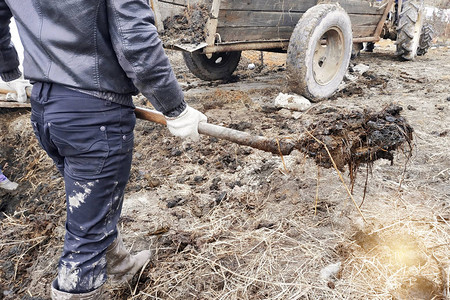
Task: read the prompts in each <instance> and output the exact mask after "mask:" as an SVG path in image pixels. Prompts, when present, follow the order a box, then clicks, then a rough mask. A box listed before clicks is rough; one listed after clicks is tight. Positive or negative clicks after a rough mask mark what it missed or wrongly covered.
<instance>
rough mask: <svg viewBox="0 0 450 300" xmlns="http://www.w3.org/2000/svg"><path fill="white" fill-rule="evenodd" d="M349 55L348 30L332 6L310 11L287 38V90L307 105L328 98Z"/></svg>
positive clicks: (340, 13)
mask: <svg viewBox="0 0 450 300" xmlns="http://www.w3.org/2000/svg"><path fill="white" fill-rule="evenodd" d="M351 53H352V26H351V22H350V18H349V17H348V15H347V13H346V12H345V10H344V9H343V8H342V7H340V6H339V5H336V4H318V5H316V6H313V7H311V8H310V9H308V10H307V11H306V13H305V14H304V15H303V16H302V18H301V19H300V20H299V22H298V23H297V25H296V26H295V29H294V32H293V33H292V35H291V39H290V41H289V46H288V55H287V61H286V65H287V76H288V85H289V88H290V90H292V91H293V92H295V93H298V94H301V95H303V96H305V97H306V98H308V99H310V100H311V101H319V100H322V99H325V98H327V97H330V96H331V95H332V94H333V93H334V92H335V91H336V90H337V88H338V86H339V85H340V83H341V82H342V79H343V78H344V75H345V72H346V70H347V68H348V65H349V61H350V56H351Z"/></svg>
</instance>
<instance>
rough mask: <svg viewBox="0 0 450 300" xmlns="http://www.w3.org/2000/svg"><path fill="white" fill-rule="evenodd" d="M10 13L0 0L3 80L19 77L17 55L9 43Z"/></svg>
mask: <svg viewBox="0 0 450 300" xmlns="http://www.w3.org/2000/svg"><path fill="white" fill-rule="evenodd" d="M11 18H12V13H11V11H10V9H9V7H8V5H6V2H5V1H4V0H0V76H1V78H2V80H3V81H11V80H14V79H17V78H19V77H20V76H21V75H22V74H21V73H20V71H19V57H18V55H17V51H16V49H15V48H14V45H13V44H12V43H11V33H10V32H9V24H10V22H11Z"/></svg>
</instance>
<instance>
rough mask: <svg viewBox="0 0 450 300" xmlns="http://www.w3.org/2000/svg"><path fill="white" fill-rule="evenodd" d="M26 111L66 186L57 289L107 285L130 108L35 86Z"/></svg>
mask: <svg viewBox="0 0 450 300" xmlns="http://www.w3.org/2000/svg"><path fill="white" fill-rule="evenodd" d="M31 106H32V110H31V111H32V112H31V122H32V125H33V130H34V132H35V134H36V137H37V139H38V140H39V143H40V145H41V146H42V148H43V149H44V150H45V151H46V152H47V154H48V155H49V156H50V157H51V158H52V159H53V161H54V162H55V164H56V166H57V168H58V169H59V171H60V173H61V174H62V175H63V176H64V183H65V191H66V210H67V219H66V233H65V239H64V248H63V252H62V255H61V258H60V260H59V263H58V277H57V280H56V283H57V284H56V288H57V289H59V290H61V291H64V292H68V293H85V292H90V291H92V290H94V289H97V288H98V287H100V286H101V285H102V284H103V283H104V282H105V281H106V259H105V252H106V249H107V248H108V246H109V245H110V244H111V243H112V242H113V241H114V240H115V238H116V236H117V229H116V226H117V223H118V220H119V217H120V213H121V210H122V203H123V194H124V189H125V185H126V183H127V181H128V178H129V175H130V169H131V160H132V151H133V141H134V134H133V130H134V126H135V123H136V117H135V115H134V109H133V108H132V107H128V106H123V105H120V104H117V103H113V102H110V101H106V100H103V99H99V98H96V97H94V96H90V95H87V94H83V93H81V92H78V91H74V90H71V89H68V88H65V87H64V86H61V85H57V84H49V83H36V84H34V86H33V91H32V95H31Z"/></svg>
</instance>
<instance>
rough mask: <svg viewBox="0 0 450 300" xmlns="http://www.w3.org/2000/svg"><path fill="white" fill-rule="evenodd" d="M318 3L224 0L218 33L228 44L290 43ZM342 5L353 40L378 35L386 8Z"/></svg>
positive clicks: (347, 0) (348, 2)
mask: <svg viewBox="0 0 450 300" xmlns="http://www.w3.org/2000/svg"><path fill="white" fill-rule="evenodd" d="M316 3H317V1H313V0H305V1H299V0H284V1H267V0H247V1H232V0H222V2H221V6H220V13H219V23H218V27H217V32H218V33H219V34H220V36H221V38H222V40H223V41H227V42H231V41H239V40H242V39H243V38H244V39H245V40H286V39H287V40H288V39H289V38H290V36H291V33H292V31H293V29H294V27H295V25H296V24H297V22H298V20H299V19H300V18H301V16H302V15H303V14H304V13H305V12H306V10H308V9H309V8H310V7H312V6H314V5H316ZM339 3H340V5H341V6H342V7H343V8H344V9H345V10H346V12H347V13H348V14H349V17H350V20H351V22H352V29H353V37H354V38H359V37H371V36H373V35H374V34H375V31H376V28H377V25H378V23H379V22H380V19H381V17H382V15H383V12H384V9H383V8H380V7H375V6H372V3H371V2H369V1H354V0H353V1H352V0H345V1H340V2H339ZM271 27H273V28H271ZM275 28H276V29H275Z"/></svg>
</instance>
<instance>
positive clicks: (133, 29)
mask: <svg viewBox="0 0 450 300" xmlns="http://www.w3.org/2000/svg"><path fill="white" fill-rule="evenodd" d="M0 1H1V0H0ZM106 3H107V11H108V22H109V32H110V36H111V40H112V44H113V47H114V51H115V53H116V56H117V58H118V60H119V63H120V65H121V67H122V68H123V69H124V71H125V72H126V73H127V76H128V77H129V78H130V79H131V80H132V81H133V83H134V84H135V86H136V87H137V88H138V89H139V91H140V92H141V93H142V94H143V95H144V96H145V97H147V99H149V100H150V102H151V103H152V105H153V106H154V107H155V108H156V109H157V110H158V111H160V112H162V113H163V114H165V115H168V114H170V113H172V112H173V111H177V110H180V107H183V106H185V103H184V97H183V91H182V90H181V87H180V85H179V84H178V82H177V80H176V78H175V75H174V73H173V70H172V67H171V65H170V62H169V59H168V57H167V56H166V54H165V53H164V49H163V46H162V42H161V40H160V39H159V37H158V32H157V30H156V27H155V26H154V17H153V13H152V11H151V9H150V7H149V5H148V3H147V1H146V0H107V1H106Z"/></svg>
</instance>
